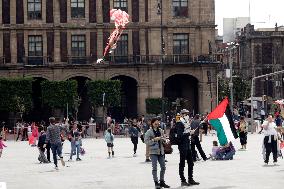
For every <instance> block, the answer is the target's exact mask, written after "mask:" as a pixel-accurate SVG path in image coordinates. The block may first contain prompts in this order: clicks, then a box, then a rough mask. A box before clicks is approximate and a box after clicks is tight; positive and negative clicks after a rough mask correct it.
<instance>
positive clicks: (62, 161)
mask: <svg viewBox="0 0 284 189" xmlns="http://www.w3.org/2000/svg"><path fill="white" fill-rule="evenodd" d="M60 161H61V164H62V166H63V167H64V166H65V161H64V160H63V158H60Z"/></svg>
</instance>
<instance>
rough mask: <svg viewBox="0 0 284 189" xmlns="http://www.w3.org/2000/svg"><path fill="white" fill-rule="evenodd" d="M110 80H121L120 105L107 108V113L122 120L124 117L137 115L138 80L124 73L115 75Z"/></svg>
mask: <svg viewBox="0 0 284 189" xmlns="http://www.w3.org/2000/svg"><path fill="white" fill-rule="evenodd" d="M110 79H111V80H120V81H122V91H121V107H114V108H111V109H109V113H110V114H111V115H112V117H114V118H115V119H117V120H118V121H122V120H123V118H124V117H125V116H126V117H128V118H129V117H132V118H133V117H137V104H138V103H137V102H138V82H137V80H136V79H135V78H133V77H130V76H126V75H116V76H114V77H112V78H110Z"/></svg>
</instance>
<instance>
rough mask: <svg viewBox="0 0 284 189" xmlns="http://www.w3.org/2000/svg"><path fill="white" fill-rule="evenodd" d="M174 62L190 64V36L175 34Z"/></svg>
mask: <svg viewBox="0 0 284 189" xmlns="http://www.w3.org/2000/svg"><path fill="white" fill-rule="evenodd" d="M173 39H174V41H173V43H174V52H173V54H174V62H177V63H179V62H190V61H191V57H190V56H189V49H188V34H174V37H173Z"/></svg>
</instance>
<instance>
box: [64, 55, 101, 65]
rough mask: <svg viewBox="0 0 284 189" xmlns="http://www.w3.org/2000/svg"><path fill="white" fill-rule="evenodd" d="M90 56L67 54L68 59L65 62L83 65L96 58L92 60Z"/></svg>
mask: <svg viewBox="0 0 284 189" xmlns="http://www.w3.org/2000/svg"><path fill="white" fill-rule="evenodd" d="M92 59H93V58H92V57H89V56H68V61H67V63H68V64H70V65H84V64H91V63H92V62H93V61H94V62H95V61H96V60H93V61H92Z"/></svg>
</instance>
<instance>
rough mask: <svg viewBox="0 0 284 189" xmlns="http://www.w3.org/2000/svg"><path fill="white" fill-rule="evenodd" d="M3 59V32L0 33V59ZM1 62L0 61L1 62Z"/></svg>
mask: <svg viewBox="0 0 284 189" xmlns="http://www.w3.org/2000/svg"><path fill="white" fill-rule="evenodd" d="M2 57H3V31H0V58H2ZM1 61H2V60H0V62H1Z"/></svg>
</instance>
